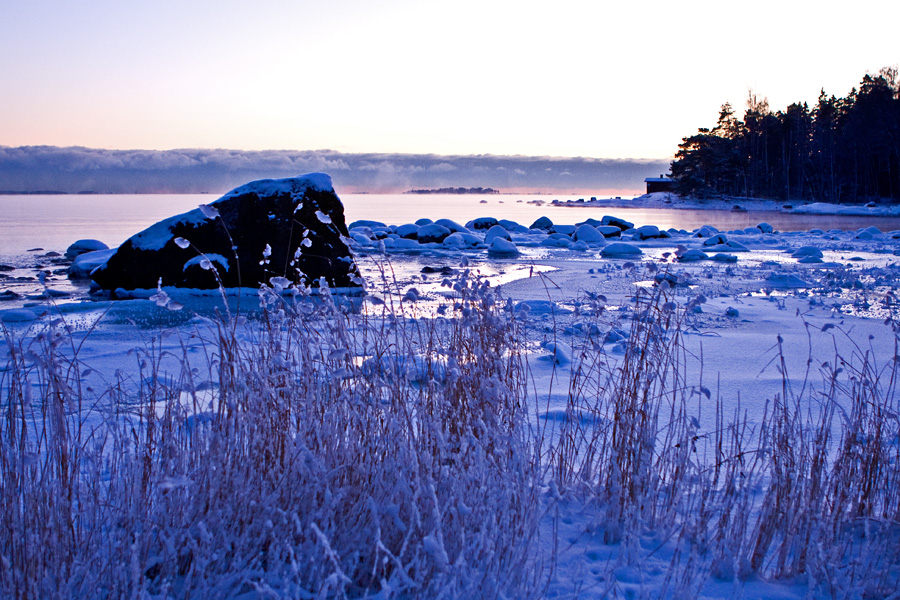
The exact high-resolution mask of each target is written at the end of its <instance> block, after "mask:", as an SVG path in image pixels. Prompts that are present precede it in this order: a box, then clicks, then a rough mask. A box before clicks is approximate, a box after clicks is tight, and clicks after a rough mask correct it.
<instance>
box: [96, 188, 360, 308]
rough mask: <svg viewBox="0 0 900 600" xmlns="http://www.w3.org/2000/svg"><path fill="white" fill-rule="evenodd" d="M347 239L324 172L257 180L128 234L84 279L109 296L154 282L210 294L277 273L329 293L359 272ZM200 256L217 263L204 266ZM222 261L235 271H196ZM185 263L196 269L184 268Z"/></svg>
mask: <svg viewBox="0 0 900 600" xmlns="http://www.w3.org/2000/svg"><path fill="white" fill-rule="evenodd" d="M361 225H362V224H361ZM366 225H367V226H369V225H374V223H371V222H370V223H368V224H366ZM178 238H183V240H186V241H187V242H189V243H180V244H179V243H176V239H178ZM348 238H349V232H348V230H347V226H346V225H345V222H344V209H343V205H342V204H341V201H340V199H339V198H338V197H337V195H336V194H335V193H334V190H333V189H332V187H331V179H330V178H329V177H328V176H327V175H324V174H321V173H313V174H310V175H305V176H301V177H294V178H288V179H275V180H272V179H265V180H261V181H253V182H250V183H248V184H246V185H243V186H241V187H238V188H236V189H234V190H232V191H231V192H228V193H227V194H225V195H224V196H222V197H221V198H220V199H218V200H216V201H215V202H214V203H212V204H211V205H209V206H206V207H200V208H196V209H194V210H192V211H189V212H187V213H184V214H181V215H175V216H173V217H169V218H168V219H164V220H162V221H160V222H159V223H156V224H154V225H152V226H150V227H148V228H147V229H145V230H144V231H142V232H140V233H137V234H135V235H134V236H132V237H131V238H129V239H128V240H126V241H125V243H124V244H122V245H121V246H120V247H119V248H118V249H117V250H116V251H115V252H114V253H113V254H112V256H110V257H109V260H108V261H107V262H106V263H105V264H104V265H101V266H100V267H98V268H97V269H96V270H95V271H94V272H93V274H92V276H91V277H92V278H93V280H94V281H95V282H96V283H97V285H99V286H100V288H101V289H104V290H109V291H111V292H113V295H115V296H118V294H117V293H116V290H118V289H123V290H135V289H138V290H140V289H156V287H157V283H158V282H159V280H160V279H162V284H163V285H164V286H174V287H182V288H192V289H216V288H218V287H219V285H220V284H221V285H222V286H223V287H225V288H239V287H251V288H255V287H258V286H259V285H260V284H263V283H266V282H268V281H269V279H270V278H271V277H273V276H283V277H286V278H288V279H290V280H291V281H292V282H297V283H300V282H303V283H306V284H307V285H311V286H314V287H317V286H318V285H319V282H320V279H324V280H325V282H326V283H327V284H328V285H329V286H330V287H332V288H356V287H359V285H360V284H359V283H358V282H359V281H360V278H359V271H358V269H357V266H356V262H355V261H354V259H353V256H352V255H351V254H350V249H349V248H348V247H347V244H346V241H345V240H347V239H348ZM264 253H265V254H264ZM202 255H205V256H206V257H211V256H219V257H221V259H222V260H218V259H217V260H210V259H209V258H207V261H208V262H207V263H204V262H203V259H202V258H198V257H200V256H202ZM192 260H196V261H197V262H194V263H191V262H190V261H192ZM223 261H224V262H225V263H227V264H229V265H230V266H234V267H236V268H229V269H224V268H218V269H217V271H216V272H213V270H212V269H206V268H202V267H204V266H210V267H213V266H219V267H221V266H223ZM188 263H190V265H189V266H193V265H198V266H199V267H201V268H196V269H195V268H185V266H186V265H187V264H188ZM216 275H218V277H217V276H216Z"/></svg>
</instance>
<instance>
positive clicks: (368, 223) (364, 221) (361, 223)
mask: <svg viewBox="0 0 900 600" xmlns="http://www.w3.org/2000/svg"><path fill="white" fill-rule="evenodd" d="M238 189H240V188H238ZM357 227H369V228H371V229H374V228H376V227H387V226H386V225H385V224H384V223H382V222H381V221H371V220H367V219H360V220H359V221H353V222H352V223H350V225H349V226H348V227H347V229H356V228H357Z"/></svg>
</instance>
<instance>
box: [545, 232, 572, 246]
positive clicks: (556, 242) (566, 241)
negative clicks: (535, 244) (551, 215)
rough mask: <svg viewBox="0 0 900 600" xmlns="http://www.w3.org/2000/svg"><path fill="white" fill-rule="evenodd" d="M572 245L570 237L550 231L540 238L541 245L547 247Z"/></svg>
mask: <svg viewBox="0 0 900 600" xmlns="http://www.w3.org/2000/svg"><path fill="white" fill-rule="evenodd" d="M571 245H572V238H570V237H569V236H567V235H563V234H561V233H551V234H550V235H548V236H547V237H546V238H544V239H543V240H541V246H545V247H547V248H568V247H569V246H571Z"/></svg>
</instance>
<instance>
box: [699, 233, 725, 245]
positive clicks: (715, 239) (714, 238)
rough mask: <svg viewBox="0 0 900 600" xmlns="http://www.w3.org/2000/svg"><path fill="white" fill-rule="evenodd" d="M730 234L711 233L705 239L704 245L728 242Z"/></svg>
mask: <svg viewBox="0 0 900 600" xmlns="http://www.w3.org/2000/svg"><path fill="white" fill-rule="evenodd" d="M727 243H728V236H726V235H725V234H724V233H717V234H715V235H711V236H709V237H708V238H706V239H705V240H703V245H704V246H718V245H719V244H727Z"/></svg>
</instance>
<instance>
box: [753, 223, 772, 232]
mask: <svg viewBox="0 0 900 600" xmlns="http://www.w3.org/2000/svg"><path fill="white" fill-rule="evenodd" d="M756 228H757V229H759V230H760V231H762V232H763V233H774V232H775V228H774V227H772V226H771V225H769V224H768V223H760V224H759V225H757V226H756Z"/></svg>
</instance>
